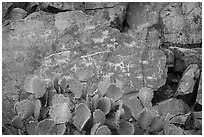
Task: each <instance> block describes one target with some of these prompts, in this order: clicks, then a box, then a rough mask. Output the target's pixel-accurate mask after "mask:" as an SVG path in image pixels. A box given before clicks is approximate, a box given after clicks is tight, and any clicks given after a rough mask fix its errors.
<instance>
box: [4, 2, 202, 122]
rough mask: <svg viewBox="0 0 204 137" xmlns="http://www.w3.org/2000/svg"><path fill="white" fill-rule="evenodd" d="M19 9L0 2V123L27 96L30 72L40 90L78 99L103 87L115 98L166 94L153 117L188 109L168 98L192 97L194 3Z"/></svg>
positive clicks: (197, 37) (196, 57)
mask: <svg viewBox="0 0 204 137" xmlns="http://www.w3.org/2000/svg"><path fill="white" fill-rule="evenodd" d="M19 4H20V5H19ZM19 4H14V3H7V4H6V3H4V4H3V16H4V17H8V22H9V23H8V22H7V18H4V21H5V22H4V25H3V28H2V51H3V52H2V104H3V105H2V106H3V109H2V111H3V123H11V119H12V118H13V117H14V116H15V111H14V108H13V104H15V102H17V101H19V100H22V99H25V98H26V97H27V96H28V93H27V94H26V92H25V88H24V85H25V81H26V78H28V77H29V76H31V75H33V74H34V75H36V76H38V77H39V78H40V79H43V80H45V81H46V82H47V83H46V84H47V85H49V84H50V83H52V84H53V83H54V84H56V83H57V84H60V83H61V84H62V83H63V82H65V83H64V86H67V85H69V89H71V90H70V91H72V90H73V93H74V95H75V97H76V98H78V99H80V98H81V96H83V94H84V93H87V94H90V95H91V94H92V93H94V92H95V91H97V89H98V90H99V88H104V90H105V88H106V87H103V83H105V84H107V85H106V86H107V88H108V86H109V85H113V87H114V86H116V87H114V88H115V89H117V90H118V91H120V92H122V93H120V97H121V98H125V97H126V96H128V97H129V96H132V95H134V96H137V93H138V92H139V90H140V89H141V88H143V87H145V88H148V89H151V90H152V91H159V92H163V94H162V95H165V96H168V97H166V98H165V100H166V99H168V100H166V101H163V102H161V103H159V104H157V105H156V106H153V108H154V109H156V110H157V111H158V112H159V113H160V115H167V114H168V113H169V114H171V116H175V115H176V114H181V115H183V114H186V113H187V112H188V111H189V106H187V104H186V102H185V101H182V100H180V99H169V98H170V97H172V96H173V94H175V93H174V89H176V90H177V89H178V91H179V90H180V91H179V95H181V96H182V95H183V94H184V95H185V94H190V93H192V90H193V88H194V85H195V82H196V79H197V78H198V77H199V75H200V74H199V72H200V71H202V63H201V62H202V59H201V58H202V53H201V47H200V48H194V47H191V46H192V44H200V43H202V37H201V36H202V35H201V33H202V32H201V27H202V25H201V19H202V16H201V11H202V10H201V3H112V2H110V3H94V2H91V3H80V2H79V3H63V2H62V3H60V2H58V3H52V2H49V3H19ZM21 4H22V5H21ZM7 8H8V9H7ZM38 10H39V11H38ZM18 11H20V12H19V13H18ZM33 11H37V12H33ZM21 13H22V14H21ZM30 13H31V14H30ZM125 25H126V26H125ZM126 27H127V28H126ZM124 28H126V29H128V31H124ZM121 32H125V33H121ZM165 43H167V46H166V45H165ZM168 43H173V44H174V45H176V46H177V47H175V46H174V45H173V46H172V45H171V44H170V46H169V45H168ZM187 44H189V45H190V46H189V45H187ZM164 45H165V46H166V47H165V46H164ZM181 45H182V46H181ZM185 46H188V47H185ZM184 47H185V48H184ZM168 71H169V72H168ZM167 73H168V74H167ZM191 74H193V75H191ZM167 77H168V78H167ZM181 77H182V78H181ZM56 79H57V82H56ZM169 81H170V82H169ZM201 81H202V80H201V79H200V83H199V89H198V95H197V100H196V101H197V103H199V104H200V105H202V97H201V95H202V86H201V85H202V82H201ZM99 83H100V84H101V83H102V87H99V85H100V84H99ZM168 83H171V84H172V83H173V84H172V85H171V84H169V85H168ZM189 83H191V84H189ZM62 85H63V84H62ZM186 85H187V86H186ZM57 86H58V85H57ZM100 86H101V85H100ZM173 86H174V87H173ZM65 88H67V87H64V91H63V92H66V91H65ZM114 88H113V89H114ZM186 89H187V90H186ZM79 92H80V93H79ZM131 93H132V94H131ZM158 94H159V93H158ZM154 96H155V94H154ZM120 97H115V98H117V99H118V98H120ZM117 99H116V100H117ZM116 100H115V101H116ZM124 100H125V99H124ZM156 103H158V102H156ZM175 106H176V107H175Z"/></svg>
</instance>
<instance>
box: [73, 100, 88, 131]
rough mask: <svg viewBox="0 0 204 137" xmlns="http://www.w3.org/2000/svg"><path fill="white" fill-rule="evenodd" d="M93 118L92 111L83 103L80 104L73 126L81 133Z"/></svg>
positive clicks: (76, 110)
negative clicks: (91, 117)
mask: <svg viewBox="0 0 204 137" xmlns="http://www.w3.org/2000/svg"><path fill="white" fill-rule="evenodd" d="M90 116H91V111H90V109H89V108H88V107H87V106H86V105H85V104H83V103H81V104H79V105H77V106H76V108H75V116H74V118H73V120H74V122H73V124H74V125H75V126H76V127H77V129H78V130H79V131H81V130H82V129H83V128H84V125H85V124H86V122H87V121H88V120H89V118H90Z"/></svg>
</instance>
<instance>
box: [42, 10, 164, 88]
mask: <svg viewBox="0 0 204 137" xmlns="http://www.w3.org/2000/svg"><path fill="white" fill-rule="evenodd" d="M76 14H78V16H80V17H81V20H82V21H83V20H87V19H86V18H87V16H84V15H83V13H80V12H67V13H63V14H61V13H60V14H59V15H58V14H57V15H56V16H55V17H56V18H55V19H56V20H55V26H57V27H58V26H59V27H58V30H59V31H62V30H65V29H66V30H67V29H72V27H73V25H69V24H68V23H66V24H67V26H64V27H63V26H62V25H58V20H57V19H60V22H64V24H65V22H71V23H70V24H72V23H73V24H74V23H75V19H74V16H76ZM72 15H73V16H72ZM69 16H70V18H65V17H69ZM98 22H99V21H98ZM93 23H96V21H94V22H93ZM76 24H77V26H75V27H76V28H78V31H80V32H81V36H79V39H76V40H75V41H74V42H73V43H74V44H72V45H71V44H69V43H63V42H64V40H63V39H61V40H59V43H60V45H58V46H59V47H58V48H59V50H60V51H62V52H60V53H57V54H54V55H50V56H49V58H46V60H45V61H44V62H43V63H42V64H43V66H42V69H41V72H40V73H41V74H43V75H44V76H45V78H47V79H48V78H52V77H53V76H55V75H64V74H65V73H69V74H68V75H70V74H72V75H77V71H78V70H80V69H92V72H91V73H92V74H90V75H93V77H95V79H96V80H99V81H100V79H101V78H102V79H103V77H106V76H108V77H109V78H110V79H111V82H113V83H115V82H116V81H119V82H121V83H122V84H123V90H124V92H131V91H133V90H139V89H140V88H141V87H143V86H146V87H151V88H153V89H157V88H158V87H160V86H161V85H163V84H164V83H165V77H166V73H167V70H166V68H165V63H166V56H165V54H164V53H163V51H161V50H159V49H158V48H156V47H151V46H152V45H150V44H149V43H143V42H140V43H137V42H136V41H134V39H133V38H132V37H130V36H128V35H126V34H120V32H119V31H118V30H116V29H112V28H109V27H108V26H105V25H104V26H103V24H102V25H100V22H99V23H96V24H93V25H92V24H90V25H91V26H88V25H86V27H85V28H83V29H82V28H81V22H76ZM99 26H100V27H99ZM84 31H85V32H84ZM74 33H78V32H77V31H76V32H74ZM83 33H84V34H83ZM69 35H72V36H73V34H69ZM64 36H65V35H64ZM81 37H82V38H84V37H85V39H82V40H81V39H80V38H81ZM75 43H76V44H75ZM61 45H62V47H61ZM63 45H64V46H63ZM69 45H70V46H69ZM85 45H86V46H85ZM65 46H67V47H65ZM76 48H77V49H76ZM57 66H60V67H57ZM63 66H64V67H66V71H64V70H65V68H64V69H63ZM68 69H70V70H68ZM56 72H57V73H58V74H57V73H56ZM49 73H50V74H51V73H52V75H50V74H49ZM46 74H47V76H48V75H50V76H49V77H47V76H46ZM66 75H67V74H66ZM68 75H67V76H68ZM93 82H96V81H93Z"/></svg>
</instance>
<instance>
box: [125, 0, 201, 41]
mask: <svg viewBox="0 0 204 137" xmlns="http://www.w3.org/2000/svg"><path fill="white" fill-rule="evenodd" d="M128 5H129V9H128V11H127V12H128V14H127V22H128V24H129V26H130V29H132V30H134V31H136V32H138V31H139V30H142V29H145V28H147V27H151V26H153V27H156V28H157V29H158V30H159V32H160V33H161V35H162V36H163V40H164V41H165V42H172V43H177V44H193V43H201V41H202V38H201V37H202V34H201V33H202V31H201V30H202V29H201V28H202V22H201V20H202V14H201V11H202V10H201V9H202V6H201V3H199V2H198V3H196V2H192V3H190V2H188V3H161V2H159V3H154V2H152V3H151V2H149V3H147V2H143V3H129V4H128Z"/></svg>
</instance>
